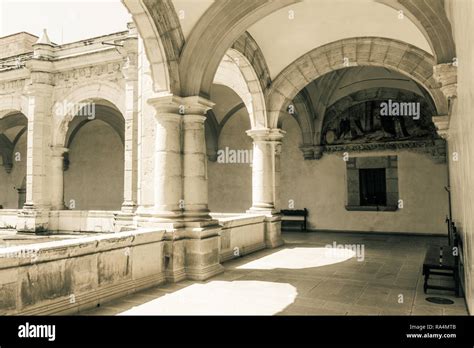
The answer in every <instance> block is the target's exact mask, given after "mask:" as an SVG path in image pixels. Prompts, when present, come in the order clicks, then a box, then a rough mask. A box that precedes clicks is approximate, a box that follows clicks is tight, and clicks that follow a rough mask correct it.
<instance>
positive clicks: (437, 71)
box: [433, 63, 458, 101]
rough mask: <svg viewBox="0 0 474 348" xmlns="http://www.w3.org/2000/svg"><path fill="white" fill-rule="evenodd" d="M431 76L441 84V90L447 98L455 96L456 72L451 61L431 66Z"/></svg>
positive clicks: (456, 85) (455, 67)
mask: <svg viewBox="0 0 474 348" xmlns="http://www.w3.org/2000/svg"><path fill="white" fill-rule="evenodd" d="M433 77H434V79H435V80H436V81H437V82H438V83H440V84H441V88H440V89H441V92H443V94H444V96H445V97H446V98H447V99H448V101H449V100H451V99H454V98H456V97H457V87H458V72H457V66H455V65H453V64H452V63H445V64H438V65H435V66H433Z"/></svg>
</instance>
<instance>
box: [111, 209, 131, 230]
mask: <svg viewBox="0 0 474 348" xmlns="http://www.w3.org/2000/svg"><path fill="white" fill-rule="evenodd" d="M135 229H137V225H136V223H135V213H129V212H124V211H121V212H118V213H116V214H114V232H124V231H133V230H135Z"/></svg>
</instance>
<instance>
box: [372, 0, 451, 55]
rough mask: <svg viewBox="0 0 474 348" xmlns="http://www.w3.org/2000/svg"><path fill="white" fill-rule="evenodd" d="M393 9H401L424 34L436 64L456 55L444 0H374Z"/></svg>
mask: <svg viewBox="0 0 474 348" xmlns="http://www.w3.org/2000/svg"><path fill="white" fill-rule="evenodd" d="M375 1H376V2H378V3H381V4H384V5H387V6H389V7H391V8H393V9H395V10H401V11H403V13H404V15H406V16H407V17H408V18H409V19H410V20H411V21H412V22H413V23H414V24H415V25H416V26H417V27H418V29H419V30H420V31H421V33H422V34H423V35H424V36H425V38H426V39H427V41H428V43H429V44H430V46H431V49H432V50H433V53H434V55H435V61H436V62H437V63H438V64H441V63H450V62H452V61H453V58H454V57H456V48H455V44H454V39H453V33H452V29H451V23H450V22H449V19H448V17H447V15H446V11H445V6H444V0H430V1H419V0H375Z"/></svg>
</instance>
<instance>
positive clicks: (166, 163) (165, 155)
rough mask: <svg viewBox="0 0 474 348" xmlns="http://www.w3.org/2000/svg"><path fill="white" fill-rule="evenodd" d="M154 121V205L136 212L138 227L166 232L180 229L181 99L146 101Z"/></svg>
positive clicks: (181, 200)
mask: <svg viewBox="0 0 474 348" xmlns="http://www.w3.org/2000/svg"><path fill="white" fill-rule="evenodd" d="M148 103H149V104H150V105H152V106H153V107H154V109H155V117H154V129H155V132H154V142H155V143H154V149H150V151H153V152H154V156H153V157H154V169H153V191H154V204H153V207H151V208H148V209H146V210H145V209H141V207H140V208H139V210H137V214H138V215H139V225H142V226H159V227H163V228H166V229H168V230H173V229H176V228H179V227H182V225H183V224H182V221H181V220H182V216H183V208H184V205H183V191H182V189H183V183H182V164H181V162H182V158H181V157H182V156H181V122H182V118H183V116H182V115H181V114H180V108H181V105H182V103H181V98H179V97H176V96H173V95H167V96H163V97H158V98H153V99H149V100H148Z"/></svg>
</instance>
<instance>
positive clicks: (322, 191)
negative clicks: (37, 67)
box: [280, 118, 448, 234]
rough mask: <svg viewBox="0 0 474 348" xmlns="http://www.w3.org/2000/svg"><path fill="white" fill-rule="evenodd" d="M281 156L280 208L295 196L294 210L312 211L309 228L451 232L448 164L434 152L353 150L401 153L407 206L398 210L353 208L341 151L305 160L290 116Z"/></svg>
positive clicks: (401, 196)
mask: <svg viewBox="0 0 474 348" xmlns="http://www.w3.org/2000/svg"><path fill="white" fill-rule="evenodd" d="M283 129H284V130H285V131H286V132H287V134H286V136H285V138H283V147H282V155H281V196H280V198H281V202H280V204H281V207H282V208H283V207H285V208H286V207H288V204H289V201H290V200H293V201H294V204H295V208H297V209H302V208H307V209H308V210H309V217H308V218H309V220H308V226H309V227H308V228H309V229H314V230H336V231H337V230H344V231H369V232H372V231H375V232H395V233H398V232H405V233H427V234H444V233H447V232H446V231H447V230H446V227H445V223H444V221H445V218H446V215H447V214H448V197H447V193H446V191H445V189H444V187H445V186H446V185H447V168H446V165H445V164H438V163H435V162H434V161H433V160H432V159H431V158H430V156H429V155H425V154H421V153H414V152H410V151H398V152H393V151H384V152H375V151H372V152H367V153H355V154H352V153H350V154H349V156H352V157H365V156H374V157H378V156H397V157H398V161H397V162H398V197H399V199H401V200H403V208H402V209H398V210H396V211H383V212H377V211H348V210H346V207H345V206H346V204H347V195H348V190H347V169H346V162H345V161H344V160H343V158H342V154H324V156H323V157H322V158H321V159H319V160H309V161H308V160H306V161H305V160H304V159H303V156H302V153H301V150H300V149H299V144H300V142H301V140H300V139H301V136H300V130H299V128H298V125H297V123H296V121H294V120H293V119H289V118H288V119H286V120H285V121H284V123H283Z"/></svg>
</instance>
